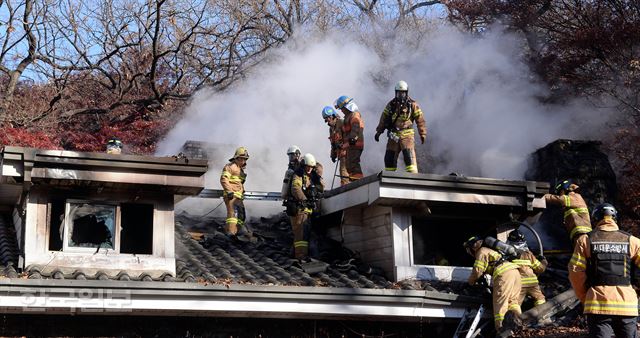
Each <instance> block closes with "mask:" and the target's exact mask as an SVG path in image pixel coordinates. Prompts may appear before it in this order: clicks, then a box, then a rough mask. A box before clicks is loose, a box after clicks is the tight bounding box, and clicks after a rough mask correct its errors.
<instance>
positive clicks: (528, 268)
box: [511, 250, 547, 288]
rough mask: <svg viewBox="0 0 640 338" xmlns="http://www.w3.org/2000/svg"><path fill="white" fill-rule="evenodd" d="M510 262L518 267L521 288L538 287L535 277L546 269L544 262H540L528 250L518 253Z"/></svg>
mask: <svg viewBox="0 0 640 338" xmlns="http://www.w3.org/2000/svg"><path fill="white" fill-rule="evenodd" d="M511 262H512V263H514V264H516V265H518V270H519V272H520V277H521V279H522V287H523V288H526V287H530V286H536V285H538V276H537V275H539V274H541V273H543V272H544V270H546V269H547V263H546V261H544V260H543V261H542V262H541V261H540V260H538V259H537V258H536V256H535V255H534V254H533V253H532V252H531V251H529V250H525V251H522V252H520V256H519V257H518V258H516V259H514V260H512V261H511Z"/></svg>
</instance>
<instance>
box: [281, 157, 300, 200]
mask: <svg viewBox="0 0 640 338" xmlns="http://www.w3.org/2000/svg"><path fill="white" fill-rule="evenodd" d="M299 167H300V161H290V162H289V166H288V167H287V171H285V172H284V179H282V189H281V191H280V195H281V197H282V200H283V201H285V202H286V201H287V200H288V199H289V193H290V192H291V180H292V179H293V173H294V172H295V171H296V170H297V169H298V168H299Z"/></svg>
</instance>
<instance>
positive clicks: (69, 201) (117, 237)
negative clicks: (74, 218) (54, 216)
mask: <svg viewBox="0 0 640 338" xmlns="http://www.w3.org/2000/svg"><path fill="white" fill-rule="evenodd" d="M72 203H73V204H76V203H85V204H94V205H107V206H113V207H114V208H115V222H114V223H115V224H114V229H113V231H114V234H113V235H114V236H113V237H114V241H113V249H110V248H105V247H100V250H106V252H112V253H116V254H120V231H121V230H122V229H121V226H120V221H121V217H120V203H114V202H108V201H96V200H89V199H66V200H65V208H64V216H65V217H64V235H63V239H62V252H73V253H95V252H96V248H95V247H91V248H84V247H75V246H69V236H70V234H69V229H70V222H71V218H70V217H69V213H70V211H71V204H72ZM49 226H51V224H49Z"/></svg>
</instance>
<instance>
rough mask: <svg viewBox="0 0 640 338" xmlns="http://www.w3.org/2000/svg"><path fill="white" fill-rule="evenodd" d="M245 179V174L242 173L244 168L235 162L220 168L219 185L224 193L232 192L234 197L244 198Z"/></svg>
mask: <svg viewBox="0 0 640 338" xmlns="http://www.w3.org/2000/svg"><path fill="white" fill-rule="evenodd" d="M246 179H247V175H246V174H245V173H244V169H242V168H240V166H238V165H237V164H236V163H235V162H230V163H227V164H226V165H225V166H224V168H222V175H220V185H222V189H223V190H224V193H225V195H226V194H227V193H228V192H232V193H233V196H234V197H235V198H239V199H242V198H244V181H245V180H246Z"/></svg>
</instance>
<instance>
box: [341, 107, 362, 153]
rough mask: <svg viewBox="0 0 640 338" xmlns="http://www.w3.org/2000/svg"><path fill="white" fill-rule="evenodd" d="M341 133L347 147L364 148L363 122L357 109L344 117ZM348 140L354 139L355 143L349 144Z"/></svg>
mask: <svg viewBox="0 0 640 338" xmlns="http://www.w3.org/2000/svg"><path fill="white" fill-rule="evenodd" d="M342 135H343V137H344V141H345V143H346V145H348V147H349V148H353V149H364V122H363V121H362V116H360V112H359V111H354V112H352V113H350V114H347V115H346V116H345V117H344V124H343V125H342ZM350 140H355V141H356V142H355V144H351V143H350Z"/></svg>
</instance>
